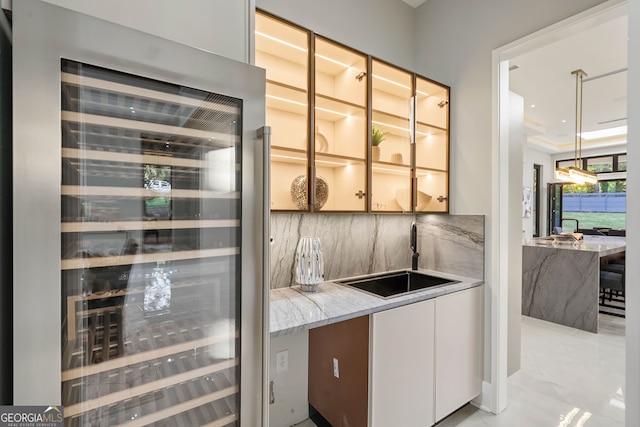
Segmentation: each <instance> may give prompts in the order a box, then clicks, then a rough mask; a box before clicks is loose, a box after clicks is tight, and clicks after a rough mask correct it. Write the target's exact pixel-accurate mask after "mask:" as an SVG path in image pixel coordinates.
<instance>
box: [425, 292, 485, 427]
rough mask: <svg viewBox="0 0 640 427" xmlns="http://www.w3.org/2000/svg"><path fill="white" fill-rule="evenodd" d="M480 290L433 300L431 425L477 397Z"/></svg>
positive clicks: (479, 375)
mask: <svg viewBox="0 0 640 427" xmlns="http://www.w3.org/2000/svg"><path fill="white" fill-rule="evenodd" d="M483 289H484V287H483V286H478V287H476V288H472V289H467V290H465V291H460V292H455V293H452V294H448V295H445V296H442V297H439V298H436V299H435V326H436V327H435V379H436V382H435V413H436V418H435V421H440V420H441V419H442V418H444V417H446V416H447V415H449V414H450V413H452V412H453V411H455V410H456V409H458V408H459V407H461V406H462V405H464V404H466V403H467V402H469V401H470V400H471V399H473V398H474V397H476V396H477V395H478V394H480V391H481V387H482V313H483V309H482V292H483Z"/></svg>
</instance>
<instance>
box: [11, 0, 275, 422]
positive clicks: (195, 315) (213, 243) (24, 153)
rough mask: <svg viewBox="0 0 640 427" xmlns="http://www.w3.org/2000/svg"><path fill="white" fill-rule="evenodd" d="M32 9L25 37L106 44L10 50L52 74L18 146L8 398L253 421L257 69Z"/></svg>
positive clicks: (260, 86) (257, 294) (157, 418)
mask: <svg viewBox="0 0 640 427" xmlns="http://www.w3.org/2000/svg"><path fill="white" fill-rule="evenodd" d="M27 4H36V3H35V2H27ZM36 6H37V7H35V8H34V9H29V11H30V12H32V13H31V14H24V13H25V12H26V11H25V10H21V8H22V6H21V7H18V8H17V10H16V13H17V14H18V15H19V18H17V22H16V25H17V26H18V30H17V31H18V33H20V34H22V32H24V31H25V29H26V28H29V26H28V25H27V23H28V24H39V23H40V21H39V19H40V18H44V17H46V20H50V19H52V20H54V22H57V24H56V27H59V28H69V27H70V26H71V25H70V22H72V23H73V24H74V25H76V27H77V28H80V30H78V31H79V32H82V29H83V28H85V29H86V28H91V29H92V31H97V32H98V33H99V34H101V37H100V38H101V39H102V40H107V42H106V46H105V47H102V46H101V45H94V44H93V43H91V42H89V41H88V42H86V45H83V42H82V41H78V40H77V39H75V38H74V37H73V36H72V35H61V36H59V37H58V36H53V37H51V39H52V43H51V45H52V46H53V50H54V51H56V52H55V53H47V52H42V51H39V49H50V48H51V46H49V47H47V48H44V47H39V46H40V45H39V44H38V40H40V39H39V37H50V36H49V35H48V33H47V30H46V29H43V30H39V31H35V34H34V33H33V32H32V33H30V34H29V35H28V37H27V39H28V40H29V41H28V42H23V45H18V46H16V47H15V49H21V52H25V53H23V54H21V55H19V57H18V60H17V64H16V65H18V66H25V65H26V64H27V63H28V62H29V61H42V62H41V63H40V64H39V65H40V68H41V70H40V72H44V71H49V72H51V73H53V76H51V75H47V76H46V77H45V78H43V79H44V83H39V80H37V83H34V85H35V87H34V88H28V89H26V90H27V91H28V92H29V93H31V94H33V93H35V91H36V89H37V88H40V89H41V90H42V92H41V93H40V97H32V98H30V101H31V103H32V105H35V107H34V108H33V109H32V110H28V111H26V112H24V113H23V114H22V115H19V118H18V125H17V126H16V130H17V132H16V139H15V143H14V145H15V147H17V148H16V156H17V158H18V167H17V168H16V171H15V175H14V181H15V182H18V184H17V186H18V187H19V189H20V194H21V195H20V196H18V197H17V198H16V211H15V212H16V216H17V217H19V218H20V219H19V220H18V223H19V224H18V227H20V230H19V231H18V233H17V234H18V235H22V236H23V237H24V238H25V241H24V242H23V243H24V244H22V245H21V244H19V243H17V244H16V264H15V265H16V271H17V272H18V273H17V274H16V279H15V286H14V293H15V294H16V301H17V305H16V307H17V308H18V309H19V310H20V308H23V309H27V310H29V312H21V313H19V314H18V315H17V316H16V322H15V325H16V326H15V333H14V335H16V336H17V337H16V339H15V360H16V363H15V365H16V370H15V377H16V393H15V404H36V402H37V404H52V405H53V404H55V405H62V406H63V407H64V419H65V422H64V424H65V426H69V427H71V426H73V427H75V426H78V427H80V426H117V425H127V426H176V427H177V426H211V427H213V426H217V427H223V426H255V425H259V423H260V420H261V418H262V417H263V416H264V408H263V406H262V404H263V400H264V395H265V394H264V380H263V376H264V372H265V370H264V366H265V356H264V354H265V352H264V351H263V342H264V333H265V332H264V329H263V325H264V324H265V323H264V316H265V313H267V312H268V311H267V309H266V307H267V302H266V296H265V292H264V291H263V288H262V286H263V285H264V286H266V288H268V283H266V284H264V282H263V277H265V276H266V275H265V274H264V265H265V263H264V256H265V252H264V251H263V245H264V244H265V243H264V238H263V236H264V227H265V224H267V221H265V218H266V217H265V208H266V209H268V197H267V196H266V195H265V194H263V188H264V187H263V186H264V183H263V182H262V180H263V170H262V168H263V165H264V163H263V162H264V159H265V152H264V151H263V150H264V147H263V146H262V144H263V142H262V141H261V140H260V139H259V137H258V136H257V135H258V132H257V131H258V129H259V127H260V126H262V125H263V124H264V72H263V71H262V70H258V69H256V68H254V67H251V66H248V65H246V64H239V63H235V62H233V61H230V60H226V59H224V58H218V57H215V56H214V55H212V54H209V53H206V52H203V51H199V50H196V49H190V48H186V47H185V46H180V45H177V44H173V43H170V42H167V41H164V40H158V39H156V38H153V37H151V36H148V35H142V36H141V35H140V33H137V32H135V31H132V30H127V29H124V28H122V27H118V26H116V25H113V24H108V23H104V22H102V21H99V20H94V19H92V18H88V17H86V16H81V15H78V14H75V13H72V12H69V11H63V10H62V9H60V8H57V7H54V6H50V5H43V4H40V3H37V4H36ZM27 9H28V8H27ZM68 16H71V17H72V20H71V21H68V20H67V18H64V17H68ZM57 19H61V20H62V21H61V22H60V21H56V20H57ZM85 19H88V21H87V22H85V21H84V20H85ZM78 22H84V24H78ZM50 25H54V24H50ZM84 25H86V27H84ZM76 37H77V35H76ZM137 37H138V38H140V37H141V40H140V41H139V40H138V38H137ZM69 39H72V41H71V45H73V46H72V47H67V46H66V45H65V44H64V43H63V42H65V41H66V40H69ZM124 40H127V41H128V44H129V45H130V46H131V48H127V47H126V46H125V44H124V43H123V41H124ZM78 44H79V46H77V45H78ZM136 44H140V46H136ZM56 49H57V50H56ZM136 51H137V52H138V53H136ZM145 52H146V53H147V54H148V55H151V56H153V55H154V53H153V52H155V55H157V56H158V57H161V58H162V60H159V59H157V58H151V57H144V53H145ZM140 53H142V54H143V55H142V57H140V56H138V55H139V54H140ZM40 55H42V56H44V59H34V58H39V56H40ZM181 62H183V63H181ZM32 65H33V66H37V64H32ZM54 67H55V68H54ZM189 73H192V74H194V75H195V77H194V78H193V79H191V80H190V78H189ZM26 74H27V75H31V77H33V76H34V75H36V74H35V73H30V72H27V73H26ZM27 81H29V80H28V79H27V77H26V76H25V77H19V78H18V84H19V85H20V87H23V88H26V87H27ZM52 86H53V87H52ZM238 88H239V89H238ZM54 93H55V94H56V95H57V96H52V94H54ZM21 103H23V104H22V105H26V103H24V101H17V104H18V106H17V107H16V108H17V109H18V110H20V108H21V107H20V105H21ZM29 126H31V129H30V128H29ZM54 153H56V154H57V156H56V155H54ZM21 158H24V159H25V164H24V165H20V161H21V160H20V159H21ZM38 183H40V185H41V187H40V188H38V185H37V184H38ZM38 198H39V199H40V200H37V199H38ZM29 206H31V208H29ZM34 206H38V209H33V207H34ZM40 223H43V226H42V227H41V226H40V225H39V224H40ZM28 224H32V225H31V227H32V228H33V229H35V230H33V231H32V230H30V229H29V226H28ZM28 264H31V266H32V268H29V265H28ZM38 307H43V309H42V310H40V309H38ZM21 311H23V310H21ZM56 342H57V344H55V348H54V347H53V346H54V343H56ZM38 345H42V346H43V348H42V349H41V351H34V349H35V348H36V347H38ZM45 348H46V349H47V350H46V351H45ZM58 348H59V350H56V349H58ZM20 355H22V356H20ZM29 371H31V372H29ZM25 378H26V379H27V380H25ZM35 378H38V381H35Z"/></svg>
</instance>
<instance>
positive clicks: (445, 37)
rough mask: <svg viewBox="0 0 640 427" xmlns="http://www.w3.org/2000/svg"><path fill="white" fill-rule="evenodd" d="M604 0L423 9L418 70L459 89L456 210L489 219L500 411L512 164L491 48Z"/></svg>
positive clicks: (460, 2) (492, 354)
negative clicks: (496, 184) (505, 226)
mask: <svg viewBox="0 0 640 427" xmlns="http://www.w3.org/2000/svg"><path fill="white" fill-rule="evenodd" d="M600 3H604V1H602V0H566V1H562V2H557V1H555V0H539V1H530V0H512V1H509V2H505V1H501V0H485V1H482V2H470V1H465V0H429V1H427V2H426V3H424V4H423V5H422V6H421V7H420V8H419V9H418V14H417V22H418V24H417V25H416V30H417V33H416V34H417V36H416V40H417V43H416V70H415V71H417V72H418V73H420V74H424V75H427V76H429V77H431V78H433V79H435V80H438V81H441V82H443V83H446V84H448V85H450V86H451V87H452V91H451V178H450V179H451V181H450V201H451V213H454V214H471V213H473V214H483V215H486V216H487V222H486V224H487V229H486V233H487V237H488V238H487V240H486V246H485V247H486V254H487V256H486V258H485V259H486V261H485V278H486V283H487V285H488V286H487V287H486V292H487V295H486V298H485V301H486V307H485V313H487V315H486V317H485V361H486V362H485V381H488V382H489V383H490V384H488V386H489V387H494V394H493V395H492V396H493V397H495V398H496V399H497V400H498V401H493V402H483V403H482V404H483V405H487V406H488V407H491V408H492V409H493V410H501V409H503V408H504V404H505V402H504V400H501V399H503V397H502V396H504V391H499V392H496V389H495V387H497V386H498V385H499V381H500V380H497V378H500V375H501V374H500V372H492V363H493V367H495V366H496V365H495V363H496V361H498V363H499V359H500V357H502V356H501V354H500V349H501V348H502V344H501V340H502V339H503V338H502V337H501V334H502V333H504V332H502V331H504V329H501V328H502V327H503V326H502V325H501V322H502V319H503V318H502V317H501V316H502V314H501V311H500V310H498V309H497V307H498V306H499V305H501V304H502V300H503V299H504V298H507V295H504V290H503V289H500V283H498V282H497V280H496V279H497V278H498V277H499V276H498V269H499V268H500V266H501V264H500V262H499V259H498V257H499V254H497V252H495V251H493V248H494V247H497V246H496V245H497V244H498V242H496V241H495V238H496V237H497V236H498V234H497V231H496V230H494V228H495V227H496V222H497V221H496V218H494V216H493V214H492V208H493V205H494V203H496V202H497V197H498V196H499V195H498V194H493V195H489V194H491V188H492V173H493V171H494V169H495V168H504V167H506V165H498V164H492V162H493V151H492V150H494V147H493V144H492V137H493V131H494V126H495V123H494V119H493V116H492V114H493V109H492V105H493V104H492V102H493V87H494V84H495V85H497V84H498V82H494V81H493V74H492V73H493V69H492V67H493V65H492V53H493V51H494V50H495V49H497V48H500V47H502V46H504V45H506V44H508V43H511V42H513V41H515V40H518V39H520V38H522V37H524V36H526V35H528V34H531V33H533V32H535V31H537V30H540V29H542V28H545V27H547V26H549V25H551V24H554V23H556V22H558V21H561V20H563V19H565V18H568V17H570V16H573V15H575V14H577V13H579V12H581V11H584V10H586V9H588V8H590V7H593V6H595V5H598V4H600ZM494 197H495V198H496V199H494ZM513 203H515V201H513ZM502 268H505V267H504V266H502ZM505 357H507V358H508V356H505ZM492 376H493V378H494V380H493V383H491V378H492ZM490 394H491V393H490ZM487 397H490V396H487Z"/></svg>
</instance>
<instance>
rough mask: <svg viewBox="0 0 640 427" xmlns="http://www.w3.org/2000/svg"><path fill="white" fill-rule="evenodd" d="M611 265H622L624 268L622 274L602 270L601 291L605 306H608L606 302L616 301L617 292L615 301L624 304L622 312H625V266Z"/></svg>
mask: <svg viewBox="0 0 640 427" xmlns="http://www.w3.org/2000/svg"><path fill="white" fill-rule="evenodd" d="M609 265H612V266H613V265H620V266H621V267H622V268H621V270H620V272H615V271H607V270H600V290H601V292H602V293H601V295H602V302H601V304H602V305H603V306H606V305H607V304H606V303H605V300H607V299H608V300H609V302H612V301H614V292H615V301H618V302H622V303H623V305H622V307H617V306H616V308H620V309H621V310H624V298H625V295H624V291H625V271H624V267H625V266H624V265H622V264H609Z"/></svg>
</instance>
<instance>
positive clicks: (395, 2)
mask: <svg viewBox="0 0 640 427" xmlns="http://www.w3.org/2000/svg"><path fill="white" fill-rule="evenodd" d="M256 6H257V7H258V8H260V9H262V10H265V11H267V12H270V13H273V14H274V15H277V16H280V17H281V18H284V19H286V20H288V21H291V22H294V23H296V24H298V25H300V26H302V27H304V28H307V29H309V30H312V31H314V32H315V33H317V34H320V35H322V36H325V37H328V38H331V39H333V40H335V41H338V42H340V43H342V44H345V45H347V46H349V47H351V48H353V49H357V50H360V51H362V52H364V53H366V54H369V55H373V56H375V57H378V58H380V59H383V60H385V61H388V62H391V63H392V64H394V65H397V66H400V67H404V68H407V69H410V70H411V71H414V70H413V68H414V56H415V55H414V15H415V9H414V8H412V7H411V6H409V5H407V4H406V3H403V2H401V1H400V0H349V1H344V0H322V1H318V0H295V1H291V0H256Z"/></svg>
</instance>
